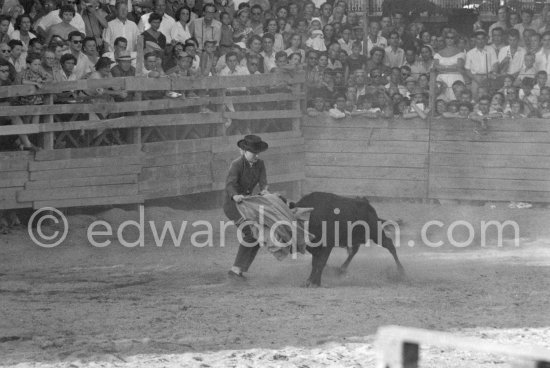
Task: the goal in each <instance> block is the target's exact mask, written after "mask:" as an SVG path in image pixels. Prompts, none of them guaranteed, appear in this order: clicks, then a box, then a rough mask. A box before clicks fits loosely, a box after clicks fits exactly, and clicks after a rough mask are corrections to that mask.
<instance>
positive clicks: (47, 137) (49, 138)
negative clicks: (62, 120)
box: [42, 94, 55, 150]
mask: <svg viewBox="0 0 550 368" xmlns="http://www.w3.org/2000/svg"><path fill="white" fill-rule="evenodd" d="M44 97H45V99H44V100H45V101H44V102H45V105H53V94H49V95H46V96H44ZM44 123H46V124H47V123H53V115H52V114H49V115H46V116H45V119H44ZM54 134H55V133H54V132H47V133H44V134H43V135H42V138H43V142H42V148H44V149H47V150H51V149H53V148H54V143H55V137H54Z"/></svg>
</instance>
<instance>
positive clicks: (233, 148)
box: [212, 137, 305, 156]
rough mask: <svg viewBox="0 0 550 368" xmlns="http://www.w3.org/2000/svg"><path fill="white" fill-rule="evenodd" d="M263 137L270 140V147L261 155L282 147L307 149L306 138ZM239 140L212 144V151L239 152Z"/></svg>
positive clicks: (289, 149) (289, 150) (283, 148)
mask: <svg viewBox="0 0 550 368" xmlns="http://www.w3.org/2000/svg"><path fill="white" fill-rule="evenodd" d="M239 139H240V138H239ZM262 139H264V140H265V141H266V142H268V144H269V149H268V150H267V151H265V152H263V153H262V154H261V156H265V155H268V154H271V153H272V152H276V150H280V149H282V150H283V151H284V150H285V149H288V152H291V150H293V151H294V152H295V151H296V150H295V149H297V150H301V151H304V150H305V145H304V138H287V139H270V140H269V141H268V140H267V138H263V137H262ZM237 141H238V139H237V140H235V143H233V142H231V143H220V144H216V145H212V151H213V152H214V153H222V152H223V153H226V152H237V151H238V149H239V148H238V147H237ZM277 152H278V151H277Z"/></svg>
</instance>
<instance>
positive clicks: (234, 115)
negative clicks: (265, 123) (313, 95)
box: [223, 110, 303, 120]
mask: <svg viewBox="0 0 550 368" xmlns="http://www.w3.org/2000/svg"><path fill="white" fill-rule="evenodd" d="M302 115H303V114H302V112H301V111H300V110H273V111H236V112H224V114H223V116H224V117H225V118H230V119H238V120H262V119H292V118H301V117H302Z"/></svg>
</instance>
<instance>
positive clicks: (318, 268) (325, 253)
mask: <svg viewBox="0 0 550 368" xmlns="http://www.w3.org/2000/svg"><path fill="white" fill-rule="evenodd" d="M332 248H333V247H332V246H326V247H322V248H320V249H319V253H318V255H317V260H316V261H317V262H316V265H315V267H314V268H313V269H312V270H311V276H310V281H311V285H313V286H317V287H319V286H321V274H322V273H323V269H324V268H325V266H326V264H327V261H328V257H329V256H330V252H331V251H332Z"/></svg>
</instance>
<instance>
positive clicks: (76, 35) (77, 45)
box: [68, 31, 95, 79]
mask: <svg viewBox="0 0 550 368" xmlns="http://www.w3.org/2000/svg"><path fill="white" fill-rule="evenodd" d="M68 39H69V51H68V53H70V54H72V55H73V56H74V57H75V58H76V66H75V67H74V70H73V73H74V75H75V76H76V79H82V78H83V77H84V76H85V75H87V74H89V73H91V72H93V71H94V70H95V69H94V64H92V62H91V61H90V59H89V58H88V57H87V56H86V55H85V54H84V53H83V52H82V42H83V38H82V34H81V33H80V32H78V31H74V32H71V33H70V34H69V38H68Z"/></svg>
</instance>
